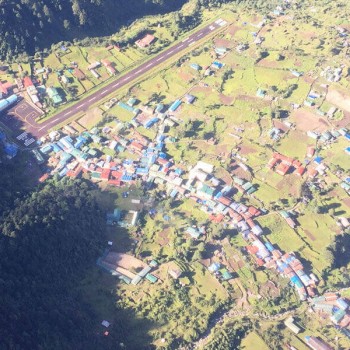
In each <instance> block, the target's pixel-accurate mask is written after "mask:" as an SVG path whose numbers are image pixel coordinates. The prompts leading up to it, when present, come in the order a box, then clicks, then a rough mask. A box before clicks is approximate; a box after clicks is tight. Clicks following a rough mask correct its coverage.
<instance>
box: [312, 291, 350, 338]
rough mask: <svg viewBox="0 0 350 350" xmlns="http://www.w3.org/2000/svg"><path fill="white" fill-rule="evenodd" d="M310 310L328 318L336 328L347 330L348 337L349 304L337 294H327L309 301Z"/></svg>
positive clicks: (349, 326)
mask: <svg viewBox="0 0 350 350" xmlns="http://www.w3.org/2000/svg"><path fill="white" fill-rule="evenodd" d="M311 308H312V310H313V311H315V312H316V313H318V314H320V315H321V316H324V315H326V316H328V317H329V318H330V320H331V321H332V322H333V323H334V324H335V325H336V327H338V328H344V329H347V330H348V331H349V333H348V334H349V335H350V310H349V303H348V302H347V301H346V300H345V299H344V298H341V297H340V296H339V295H338V294H337V293H333V292H328V293H325V294H323V295H321V296H319V297H317V298H313V299H311ZM349 335H348V336H349Z"/></svg>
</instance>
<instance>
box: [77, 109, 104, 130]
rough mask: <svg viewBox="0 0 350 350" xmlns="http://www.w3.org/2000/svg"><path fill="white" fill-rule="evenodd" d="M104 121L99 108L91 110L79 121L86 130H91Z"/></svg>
mask: <svg viewBox="0 0 350 350" xmlns="http://www.w3.org/2000/svg"><path fill="white" fill-rule="evenodd" d="M101 119H102V111H101V109H99V108H98V107H96V108H93V109H90V110H88V111H87V112H86V114H85V115H84V116H83V117H82V118H80V119H79V120H78V123H79V124H80V125H82V126H83V127H84V128H85V129H90V128H91V127H92V126H94V125H96V124H97V123H98V122H99V121H100V120H101Z"/></svg>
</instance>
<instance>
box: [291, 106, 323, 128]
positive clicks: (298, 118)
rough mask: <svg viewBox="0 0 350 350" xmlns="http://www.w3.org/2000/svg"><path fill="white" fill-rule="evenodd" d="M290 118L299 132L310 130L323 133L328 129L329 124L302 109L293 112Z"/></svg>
mask: <svg viewBox="0 0 350 350" xmlns="http://www.w3.org/2000/svg"><path fill="white" fill-rule="evenodd" d="M291 116H292V118H293V119H294V121H295V123H296V127H297V129H298V130H301V131H309V130H312V131H318V132H324V131H326V130H328V128H329V123H328V121H327V120H325V119H324V118H321V117H319V116H317V115H316V114H314V113H312V112H309V111H308V110H306V109H304V108H300V109H297V110H295V111H293V112H292V114H291Z"/></svg>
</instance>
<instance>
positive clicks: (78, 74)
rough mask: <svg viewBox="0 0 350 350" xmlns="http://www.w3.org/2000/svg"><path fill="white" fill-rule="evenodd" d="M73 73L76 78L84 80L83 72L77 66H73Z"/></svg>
mask: <svg viewBox="0 0 350 350" xmlns="http://www.w3.org/2000/svg"><path fill="white" fill-rule="evenodd" d="M73 75H74V76H75V77H76V78H77V79H78V80H84V79H85V74H84V73H83V72H82V71H81V70H80V69H79V68H74V71H73Z"/></svg>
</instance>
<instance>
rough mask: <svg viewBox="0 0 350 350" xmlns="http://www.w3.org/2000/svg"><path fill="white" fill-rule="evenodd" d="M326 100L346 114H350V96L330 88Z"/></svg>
mask: <svg viewBox="0 0 350 350" xmlns="http://www.w3.org/2000/svg"><path fill="white" fill-rule="evenodd" d="M326 100H327V101H328V102H330V103H332V104H334V105H335V106H337V107H338V108H340V109H342V110H344V111H346V112H350V96H348V95H346V94H345V93H343V92H341V91H339V90H335V89H332V88H330V89H329V90H328V93H327V95H326Z"/></svg>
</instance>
